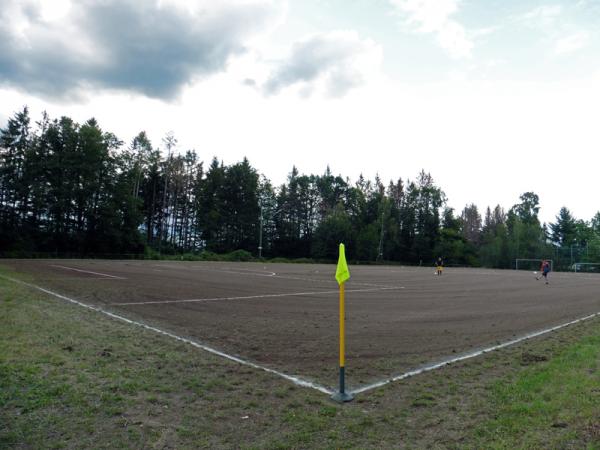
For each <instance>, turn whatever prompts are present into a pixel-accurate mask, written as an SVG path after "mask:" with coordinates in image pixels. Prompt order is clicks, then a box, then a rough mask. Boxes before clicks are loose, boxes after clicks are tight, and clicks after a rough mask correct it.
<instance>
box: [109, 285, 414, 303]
mask: <svg viewBox="0 0 600 450" xmlns="http://www.w3.org/2000/svg"><path fill="white" fill-rule="evenodd" d="M394 289H404V286H398V287H382V288H372V289H346V293H352V292H378V291H390V290H394ZM337 293H339V290H337V289H336V290H332V291H312V292H289V293H283V294H260V295H244V296H239V297H213V298H190V299H183V300H154V301H149V302H126V303H111V306H131V305H165V304H170V303H202V302H217V301H221V300H251V299H256V298H273V297H297V296H305V295H325V294H337Z"/></svg>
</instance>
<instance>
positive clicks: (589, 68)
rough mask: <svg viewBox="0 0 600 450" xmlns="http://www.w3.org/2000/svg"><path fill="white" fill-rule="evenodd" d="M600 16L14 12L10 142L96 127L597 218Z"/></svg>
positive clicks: (118, 0) (90, 1) (9, 17)
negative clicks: (16, 128) (35, 128)
mask: <svg viewBox="0 0 600 450" xmlns="http://www.w3.org/2000/svg"><path fill="white" fill-rule="evenodd" d="M599 24H600V0H556V1H550V0H548V1H545V0H544V1H534V0H288V1H285V0H239V1H234V0H219V1H215V0H157V1H152V0H148V1H135V0H77V1H70V0H2V8H1V9H0V105H2V107H1V108H0V126H4V125H5V122H6V119H7V117H8V116H9V115H12V114H13V113H14V112H15V111H17V110H19V109H21V108H22V107H23V106H24V105H28V106H29V107H30V110H31V112H32V115H33V118H34V119H35V120H37V119H38V118H39V116H40V113H41V112H42V111H43V110H46V111H48V113H49V114H50V116H51V117H58V116H60V115H68V116H70V117H72V118H74V119H75V120H77V121H79V122H83V121H85V120H87V119H89V118H90V117H95V118H97V119H98V121H99V123H100V125H101V127H102V128H103V129H105V130H107V131H112V132H114V133H116V134H117V135H118V137H120V138H121V139H122V140H124V141H126V142H130V141H131V139H132V138H133V137H134V136H135V135H136V134H137V133H138V132H140V131H142V130H146V131H147V133H148V134H149V136H150V137H151V139H152V140H153V143H154V144H155V145H161V139H162V137H164V135H165V134H166V133H167V132H169V131H173V132H174V133H175V136H176V137H177V139H178V140H179V150H180V151H185V150H186V149H191V148H194V149H196V151H197V152H198V154H199V155H200V158H201V159H203V160H205V161H207V162H208V161H210V159H211V158H212V157H213V156H217V157H218V158H219V159H221V160H223V161H224V162H225V163H226V164H230V163H234V162H237V161H239V160H241V159H242V158H243V157H244V156H246V157H248V159H249V160H250V162H251V164H252V165H253V166H254V167H256V168H257V169H258V170H259V171H260V172H261V173H264V174H265V175H266V176H267V177H268V178H270V179H271V180H272V181H273V182H274V183H275V184H280V183H282V182H283V181H284V180H285V178H286V176H287V174H288V173H289V172H290V170H291V168H292V165H294V164H295V165H296V166H297V167H298V169H299V170H300V172H303V173H323V172H324V171H325V168H326V166H327V165H329V166H330V167H331V169H332V171H333V172H334V173H336V174H338V173H341V174H342V175H344V176H349V177H350V178H351V180H352V181H355V180H356V178H357V177H358V175H359V174H360V173H362V174H363V175H364V176H365V177H367V178H371V179H373V178H374V177H375V175H376V174H379V176H380V177H381V178H382V179H383V180H384V181H385V183H386V184H387V182H388V181H389V180H390V179H397V178H398V177H402V178H403V179H406V178H411V179H414V178H415V177H416V175H417V174H418V172H419V171H420V170H421V169H425V170H426V171H429V172H430V173H431V174H432V176H433V177H434V180H435V181H436V182H437V184H438V185H439V186H441V187H442V189H443V190H444V191H445V193H446V195H447V197H448V204H449V206H451V207H454V208H455V209H456V210H457V212H460V211H461V210H462V208H463V207H464V206H465V204H467V203H475V204H477V205H478V206H479V207H480V209H481V211H482V212H483V211H484V210H485V207H487V206H488V205H491V206H494V205H495V204H497V203H499V204H501V205H502V206H504V207H505V208H509V207H510V206H512V205H513V204H515V203H517V202H518V197H519V195H520V194H522V193H523V192H526V191H534V192H536V193H537V194H538V195H539V196H540V200H541V207H542V209H541V212H540V215H541V218H542V220H543V221H553V220H554V218H555V216H556V214H557V213H558V210H559V209H560V207H561V206H563V205H565V206H567V207H569V208H570V209H571V211H572V212H573V213H574V214H575V216H576V217H577V218H580V219H585V220H589V219H590V218H591V217H592V216H593V215H594V214H595V213H596V212H597V211H598V210H600V204H599V202H598V200H597V197H598V190H599V189H598V182H597V181H598V172H599V171H598V168H599V164H598V163H599V160H600V158H599V157H598V155H599V151H600V114H599V109H600V27H599Z"/></svg>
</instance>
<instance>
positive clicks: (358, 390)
mask: <svg viewBox="0 0 600 450" xmlns="http://www.w3.org/2000/svg"><path fill="white" fill-rule="evenodd" d="M598 316H600V312H597V313H594V314H590V315H589V316H585V317H581V318H579V319H575V320H572V321H570V322H567V323H563V324H561V325H557V326H555V327H552V328H546V329H545V330H541V331H536V332H533V333H529V334H526V335H524V336H521V337H518V338H516V339H512V340H510V341H508V342H504V343H503V344H498V345H494V346H492V347H487V348H484V349H482V350H477V351H474V352H470V353H466V354H464V355H461V356H456V357H453V358H448V359H445V360H442V361H439V362H437V363H433V364H429V365H426V366H423V367H420V368H418V369H414V370H411V371H408V372H406V373H403V374H402V375H397V376H395V377H392V378H388V379H385V380H382V381H378V382H376V383H373V384H368V385H365V386H361V387H359V388H356V389H353V390H352V391H350V392H351V393H352V394H359V393H361V392H365V391H370V390H371V389H375V388H378V387H381V386H385V385H386V384H389V383H393V382H394V381H400V380H404V379H406V378H410V377H414V376H415V375H419V374H422V373H424V372H430V371H432V370H435V369H439V368H440V367H443V366H446V365H448V364H453V363H456V362H459V361H464V360H465V359H471V358H475V357H477V356H481V355H483V354H485V353H489V352H492V351H494V350H499V349H501V348H505V347H510V346H512V345H515V344H518V343H519V342H523V341H525V340H528V339H532V338H534V337H537V336H541V335H543V334H547V333H550V332H552V331H556V330H560V329H561V328H564V327H568V326H569V325H574V324H576V323H579V322H583V321H584V320H589V319H593V318H594V317H598Z"/></svg>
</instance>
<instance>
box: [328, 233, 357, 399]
mask: <svg viewBox="0 0 600 450" xmlns="http://www.w3.org/2000/svg"><path fill="white" fill-rule="evenodd" d="M335 278H336V279H337V281H338V284H339V286H340V389H339V391H338V392H336V393H334V394H333V395H332V396H331V398H332V399H333V400H335V401H336V402H340V403H343V402H349V401H351V400H352V399H354V396H353V395H352V394H350V393H348V392H346V354H345V353H346V348H345V346H346V330H345V321H346V309H345V298H344V297H345V296H344V294H345V289H344V287H345V284H346V280H347V279H348V278H350V272H349V270H348V264H347V263H346V255H345V249H344V244H340V256H339V259H338V266H337V270H336V272H335Z"/></svg>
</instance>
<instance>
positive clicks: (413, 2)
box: [389, 0, 474, 59]
mask: <svg viewBox="0 0 600 450" xmlns="http://www.w3.org/2000/svg"><path fill="white" fill-rule="evenodd" d="M389 1H390V3H391V4H392V5H393V6H394V7H395V8H396V10H397V11H398V12H399V13H400V14H401V15H402V16H403V17H405V18H406V20H405V23H406V25H408V26H409V27H413V29H414V30H415V31H416V32H419V33H432V34H434V35H435V36H436V40H437V42H438V45H439V46H440V47H442V48H443V49H444V50H446V51H447V52H448V54H449V55H450V56H451V57H453V58H457V59H460V58H469V57H471V52H472V50H473V47H474V44H473V41H472V39H471V38H470V37H469V35H468V33H467V30H466V29H465V27H464V26H463V25H462V24H460V23H459V22H458V21H456V20H454V19H453V18H452V17H451V16H453V15H454V14H455V13H456V12H457V11H458V7H459V4H460V1H461V0H389Z"/></svg>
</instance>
